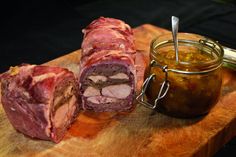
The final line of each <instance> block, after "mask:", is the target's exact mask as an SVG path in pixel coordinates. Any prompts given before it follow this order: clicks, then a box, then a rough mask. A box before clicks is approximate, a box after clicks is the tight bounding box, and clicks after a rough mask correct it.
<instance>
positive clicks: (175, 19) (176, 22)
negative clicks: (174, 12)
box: [171, 16, 179, 63]
mask: <svg viewBox="0 0 236 157" xmlns="http://www.w3.org/2000/svg"><path fill="white" fill-rule="evenodd" d="M171 25H172V36H173V42H174V47H175V60H176V63H178V62H179V51H178V36H177V35H178V29H179V18H178V17H175V16H172V17H171Z"/></svg>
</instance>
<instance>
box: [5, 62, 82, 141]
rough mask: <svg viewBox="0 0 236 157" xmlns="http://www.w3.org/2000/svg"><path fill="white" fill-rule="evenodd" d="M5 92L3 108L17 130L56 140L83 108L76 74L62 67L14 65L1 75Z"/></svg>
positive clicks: (29, 134) (35, 136) (33, 136)
mask: <svg viewBox="0 0 236 157" xmlns="http://www.w3.org/2000/svg"><path fill="white" fill-rule="evenodd" d="M1 92H2V93H1V94H2V97H1V101H2V105H3V108H4V110H5V112H6V114H7V117H8V119H9V121H10V122H11V124H12V125H13V127H14V128H15V129H16V130H18V131H19V132H22V133H23V134H25V135H28V136H30V137H32V138H38V139H44V140H51V141H54V142H56V143H58V142H59V141H61V140H62V138H63V137H64V135H65V132H66V130H67V129H68V127H69V126H70V125H71V123H72V122H73V121H74V119H75V117H76V116H77V114H78V112H79V108H80V107H79V105H78V88H77V82H76V79H75V77H74V74H73V73H72V72H69V71H68V70H66V69H63V68H59V67H48V66H36V65H24V66H19V67H14V68H11V69H10V70H9V71H8V72H6V73H4V74H3V75H2V76H1Z"/></svg>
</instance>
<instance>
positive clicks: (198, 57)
mask: <svg viewBox="0 0 236 157" xmlns="http://www.w3.org/2000/svg"><path fill="white" fill-rule="evenodd" d="M188 36H191V38H189V37H188ZM192 36H193V34H184V35H183V36H181V33H180V35H179V47H178V58H179V61H178V62H177V61H176V58H175V50H174V46H173V41H172V40H162V41H160V40H158V39H155V40H153V42H152V44H151V53H150V58H151V60H152V61H155V62H156V63H158V64H159V65H161V66H167V67H168V68H167V71H166V72H167V73H168V78H165V77H167V76H166V75H165V73H164V72H163V69H161V68H159V67H157V66H150V69H149V71H148V74H147V75H150V74H155V79H153V80H152V81H151V82H150V84H149V86H148V88H147V91H146V96H147V99H148V102H149V103H150V104H154V103H155V100H156V99H157V97H158V94H159V91H160V88H161V84H162V83H163V81H165V79H167V81H168V83H169V89H168V91H167V93H166V95H165V96H164V97H163V98H161V99H159V100H158V102H157V110H159V111H160V112H163V113H165V114H168V115H171V116H175V117H196V116H200V115H204V114H206V113H208V112H209V111H210V109H211V108H212V107H213V106H214V105H215V104H216V103H217V101H218V100H219V97H220V93H221V86H222V72H221V65H222V58H223V50H222V48H221V46H220V45H219V44H218V43H216V42H214V41H212V40H210V39H206V38H204V37H202V36H197V35H196V39H195V38H193V37H192ZM169 37H170V39H171V35H169ZM202 41H207V42H202Z"/></svg>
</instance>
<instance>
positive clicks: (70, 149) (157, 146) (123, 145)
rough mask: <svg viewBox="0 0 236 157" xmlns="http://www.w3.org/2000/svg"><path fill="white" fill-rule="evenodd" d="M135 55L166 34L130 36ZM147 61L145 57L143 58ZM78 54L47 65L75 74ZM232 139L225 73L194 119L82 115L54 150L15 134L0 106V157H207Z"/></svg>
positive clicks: (232, 96)
mask: <svg viewBox="0 0 236 157" xmlns="http://www.w3.org/2000/svg"><path fill="white" fill-rule="evenodd" d="M134 32H135V38H136V45H137V47H138V49H143V50H146V51H147V52H148V51H149V44H150V41H151V40H152V39H153V38H154V37H156V36H158V35H160V34H163V33H166V32H167V31H166V30H163V29H161V28H157V27H154V26H152V25H149V24H145V25H142V26H140V27H137V28H136V29H135V30H134ZM146 55H148V54H146ZM79 59H80V50H78V51H75V52H72V53H70V54H68V55H65V56H62V57H60V58H57V59H55V60H52V61H50V62H48V63H46V64H47V65H53V66H62V67H67V68H69V69H71V70H72V71H74V72H75V73H77V72H78V70H77V63H78V61H79ZM235 135H236V73H235V72H232V71H229V70H225V69H224V81H223V91H222V96H221V99H220V100H219V102H218V104H217V105H216V106H215V107H214V108H213V109H212V111H211V112H210V113H209V114H208V115H206V116H204V117H201V118H198V119H189V120H187V119H176V118H172V117H168V116H165V115H163V114H160V113H156V112H153V111H151V110H149V109H147V108H145V107H143V106H140V105H138V106H137V107H136V109H135V110H134V111H133V112H132V113H130V114H127V113H126V114H125V113H124V114H115V113H88V112H85V113H82V114H80V116H79V117H78V118H77V120H76V122H75V123H74V124H73V125H72V127H71V128H70V129H69V131H68V133H67V134H66V136H65V138H64V139H63V141H62V142H60V143H59V144H54V143H52V142H48V141H42V140H32V139H30V138H28V137H25V136H24V135H22V134H21V133H18V132H16V131H15V130H14V129H13V127H12V126H11V125H10V123H9V121H8V119H7V117H6V115H5V112H4V111H3V108H2V106H0V156H7V157H8V156H38V157H42V156H46V157H54V156H57V157H60V156H66V157H68V156H69V157H75V156H80V157H97V156H98V157H100V156H104V157H116V156H117V157H136V156H140V157H143V156H148V157H149V156H150V157H153V156H161V157H190V156H196V157H208V156H213V155H214V153H215V152H217V151H218V150H219V149H220V148H221V147H222V146H223V145H224V144H225V143H226V142H228V141H229V140H230V139H231V138H232V137H234V136H235Z"/></svg>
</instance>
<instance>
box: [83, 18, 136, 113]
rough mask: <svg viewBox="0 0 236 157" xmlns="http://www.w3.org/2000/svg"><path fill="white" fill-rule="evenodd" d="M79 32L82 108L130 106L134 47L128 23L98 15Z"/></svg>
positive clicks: (108, 108) (115, 108)
mask: <svg viewBox="0 0 236 157" xmlns="http://www.w3.org/2000/svg"><path fill="white" fill-rule="evenodd" d="M83 32H84V40H83V43H82V60H81V63H80V66H81V71H80V76H79V78H80V81H79V90H80V94H81V97H82V106H83V108H84V109H87V110H93V111H98V112H103V111H128V110H130V109H132V107H133V100H134V97H135V84H136V69H135V56H136V50H135V46H134V37H133V32H132V30H131V28H130V26H129V25H127V24H125V23H124V22H123V21H121V20H117V19H112V18H104V17H101V18H99V19H97V20H95V21H93V22H92V23H91V24H90V25H89V26H88V27H87V28H86V29H84V30H83Z"/></svg>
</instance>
